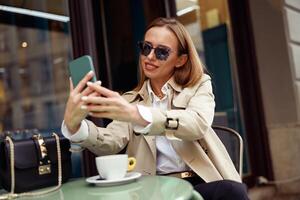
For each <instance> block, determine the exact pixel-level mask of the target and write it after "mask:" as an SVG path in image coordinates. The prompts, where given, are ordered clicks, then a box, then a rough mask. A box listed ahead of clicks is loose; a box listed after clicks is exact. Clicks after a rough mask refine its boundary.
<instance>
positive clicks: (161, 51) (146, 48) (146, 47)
mask: <svg viewBox="0 0 300 200" xmlns="http://www.w3.org/2000/svg"><path fill="white" fill-rule="evenodd" d="M138 47H139V48H140V51H141V54H142V55H144V56H148V55H149V54H150V53H151V51H152V49H154V54H155V56H156V58H157V59H158V60H167V59H168V57H169V54H170V49H168V48H165V47H156V48H153V46H152V45H151V44H149V43H147V42H139V43H138Z"/></svg>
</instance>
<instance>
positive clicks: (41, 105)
mask: <svg viewBox="0 0 300 200" xmlns="http://www.w3.org/2000/svg"><path fill="white" fill-rule="evenodd" d="M0 2H1V4H2V5H5V6H9V7H8V9H10V8H12V7H17V8H22V9H23V8H26V9H34V10H40V11H47V12H50V11H51V12H52V11H53V13H43V14H46V16H43V17H41V16H32V15H31V14H30V12H26V11H28V10H24V9H23V10H22V11H24V12H23V13H22V14H20V13H16V12H14V11H12V10H7V7H6V9H2V8H3V7H0V116H1V122H0V130H1V131H3V130H16V129H32V128H38V129H39V130H41V131H45V132H48V131H50V130H51V131H53V130H57V131H58V132H60V131H59V130H60V126H61V122H62V119H63V114H64V106H65V103H66V100H67V97H68V91H69V82H68V69H67V66H68V62H69V60H70V58H71V40H70V33H69V23H68V20H65V21H62V20H61V19H60V18H59V16H58V18H57V19H55V18H51V19H49V18H47V17H48V16H47V14H66V13H67V8H66V6H64V5H67V1H63V0H60V1H58V0H56V1H9V3H7V2H3V1H0ZM2 2H3V3H2ZM34 2H36V4H34ZM50 2H51V4H50ZM18 6H19V7H18ZM22 6H23V7H22ZM38 8H39V9H38ZM58 8H59V9H58ZM39 14H41V13H39ZM54 17H55V16H54ZM64 17H65V19H68V17H67V16H64Z"/></svg>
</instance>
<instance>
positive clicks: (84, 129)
mask: <svg viewBox="0 0 300 200" xmlns="http://www.w3.org/2000/svg"><path fill="white" fill-rule="evenodd" d="M61 132H62V134H63V136H64V137H65V138H68V139H69V140H71V141H72V142H74V143H80V142H82V141H84V140H85V139H87V138H88V136H89V127H88V125H87V122H86V121H85V120H83V121H82V122H81V124H80V128H79V129H78V131H77V132H76V133H74V134H71V133H70V131H69V130H68V128H67V126H66V124H65V122H64V121H63V123H62V125H61Z"/></svg>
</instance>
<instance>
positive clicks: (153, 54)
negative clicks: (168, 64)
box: [147, 49, 155, 60]
mask: <svg viewBox="0 0 300 200" xmlns="http://www.w3.org/2000/svg"><path fill="white" fill-rule="evenodd" d="M147 58H148V59H149V60H153V59H155V53H154V49H151V51H150V53H149V54H148V56H147Z"/></svg>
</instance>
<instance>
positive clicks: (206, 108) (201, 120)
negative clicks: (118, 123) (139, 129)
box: [149, 75, 215, 141]
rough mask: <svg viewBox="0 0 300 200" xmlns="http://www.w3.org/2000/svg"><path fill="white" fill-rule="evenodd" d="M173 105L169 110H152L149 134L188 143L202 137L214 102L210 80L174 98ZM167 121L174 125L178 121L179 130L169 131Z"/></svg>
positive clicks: (210, 116)
mask: <svg viewBox="0 0 300 200" xmlns="http://www.w3.org/2000/svg"><path fill="white" fill-rule="evenodd" d="M173 103H174V106H175V109H174V108H173V109H171V110H168V111H163V110H160V109H155V108H151V112H152V116H153V124H152V126H151V129H150V132H149V135H166V136H167V137H168V138H170V139H172V138H179V139H183V140H190V141H193V140H198V139H201V138H203V136H204V134H205V133H206V132H207V131H208V129H209V127H210V126H211V124H212V121H213V117H214V108H215V101H214V95H213V93H212V86H211V81H210V77H209V76H207V75H206V76H204V77H203V78H202V79H201V81H200V83H199V84H197V85H196V86H194V87H193V88H187V89H184V90H183V91H182V92H181V93H179V94H178V96H176V97H174V99H173ZM176 107H177V108H176ZM167 118H169V119H170V120H171V121H172V120H174V121H175V122H176V121H177V120H178V127H177V128H176V129H170V128H169V127H168V126H167V125H166V123H167ZM174 121H173V122H174Z"/></svg>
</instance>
